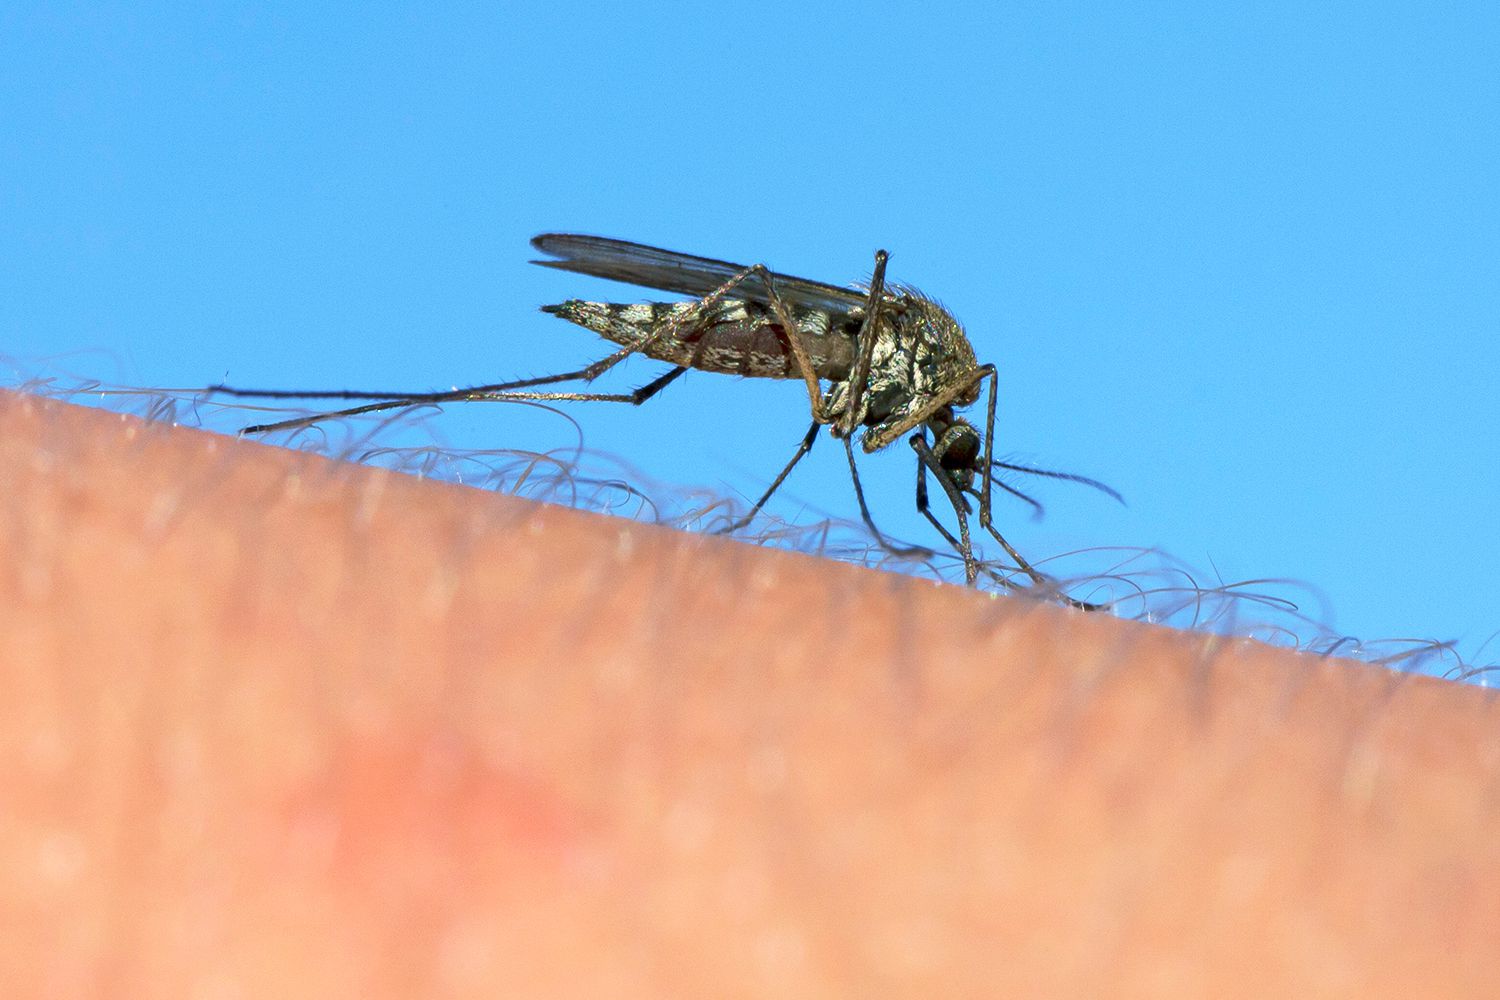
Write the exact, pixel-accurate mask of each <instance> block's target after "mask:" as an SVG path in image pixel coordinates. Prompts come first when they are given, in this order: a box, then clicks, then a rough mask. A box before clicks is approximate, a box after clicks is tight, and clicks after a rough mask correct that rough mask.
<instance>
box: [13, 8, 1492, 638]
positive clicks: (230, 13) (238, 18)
mask: <svg viewBox="0 0 1500 1000" xmlns="http://www.w3.org/2000/svg"><path fill="white" fill-rule="evenodd" d="M1497 108H1500V8H1497V7H1496V6H1495V5H1494V4H1493V3H1490V4H1481V3H1473V4H1432V3H1422V4H1417V3H1396V4H1343V5H1338V4H1334V5H1307V4H1303V3H1274V2H1272V3H1258V4H1252V5H1243V4H1233V5H1230V4H1202V3H1139V2H1137V3H1131V4H1121V5H1118V6H1110V5H1099V4H1080V5H1070V4H1058V3H1038V4H995V5H981V4H972V3H965V4H953V3H928V4H923V5H910V6H908V5H892V4H879V3H875V4H849V5H837V4H803V3H797V4H783V3H774V2H768V3H761V4H755V5H748V6H747V5H743V4H741V5H732V6H731V5H715V4H695V5H686V4H684V5H670V4H612V5H603V4H601V5H597V6H596V5H587V4H569V3H560V2H552V3H546V4H540V3H509V4H503V5H499V4H496V5H489V4H486V5H472V6H471V5H436V4H420V5H417V4H413V5H392V4H376V5H369V4H360V5H348V6H338V5H332V4H318V5H285V6H265V5H235V4H208V5H188V4H182V5H166V4H155V3H140V2H133V3H130V4H88V5H83V4H80V5H64V4H40V5H38V4H30V3H11V4H6V5H5V6H4V7H3V9H0V134H3V140H0V141H3V143H4V147H3V149H4V155H3V156H0V264H3V273H4V279H3V285H4V289H5V290H4V291H3V292H0V351H3V353H5V354H8V355H11V356H17V357H21V358H29V359H39V358H44V357H48V356H53V355H58V354H63V353H68V352H75V351H87V352H90V353H86V354H82V355H76V356H72V357H69V358H67V359H65V361H62V362H56V363H55V364H56V365H57V366H58V367H66V368H68V369H69V370H72V371H81V372H83V373H85V374H92V375H97V376H100V377H103V378H106V379H110V380H114V381H124V382H131V383H135V384H141V385H172V386H187V385H202V384H205V383H209V382H214V381H218V380H220V379H227V380H229V381H232V382H237V383H242V384H264V385H329V386H349V387H376V388H384V387H387V386H396V387H410V388H415V389H422V388H438V387H446V386H451V385H454V384H463V383H468V382H484V381H492V380H497V379H503V378H508V377H512V376H522V375H530V374H539V373H545V372H548V371H552V370H560V369H564V368H568V367H573V366H576V365H577V364H578V363H580V362H584V361H587V360H591V359H592V358H594V357H597V356H599V354H600V350H601V348H600V344H599V343H598V342H597V341H595V340H594V339H593V338H592V337H591V336H590V335H589V334H587V333H585V332H584V331H581V330H576V329H574V328H571V327H568V326H566V325H565V324H563V323H560V322H559V321H557V320H555V319H553V318H551V317H548V316H544V315H541V314H539V313H537V312H536V306H537V305H539V304H541V303H545V302H555V301H560V300H562V299H565V298H570V297H579V296H582V297H591V298H611V299H620V298H636V297H646V296H644V295H642V294H641V293H637V292H635V291H633V290H631V289H629V288H627V287H625V286H620V285H609V284H607V283H602V282H595V281H590V280H587V279H577V278H574V277H571V276H568V275H563V274H558V273H555V272H549V271H546V270H543V269H541V268H535V267H531V266H528V265H527V264H526V263H525V262H526V260H527V259H528V258H529V257H530V256H531V254H530V252H529V247H528V246H527V240H528V238H529V237H530V236H532V235H533V234H534V233H537V232H540V231H545V230H572V231H581V232H595V233H602V234H606V235H613V236H621V237H625V238H629V239H635V240H640V241H644V242H650V243H657V244H660V245H664V246H668V247H671V248H674V249H682V250H687V251H691V252H696V253H701V254H707V255H712V256H719V257H724V258H728V259H731V260H737V261H742V262H754V261H764V262H766V263H768V264H770V265H771V266H773V267H775V268H778V269H781V270H784V271H788V272H790V273H793V274H800V275H805V276H808V277H815V278H820V279H823V280H827V281H833V282H840V283H842V282H846V281H855V280H859V279H860V278H862V277H864V276H865V275H866V274H867V273H868V270H869V268H870V264H871V259H872V254H873V251H874V250H875V249H876V248H877V247H885V248H887V249H889V250H890V252H891V265H890V275H891V277H893V278H895V279H897V280H900V281H905V282H910V283H912V284H915V285H916V286H918V287H920V288H922V289H923V290H924V291H926V292H928V293H930V294H932V295H933V296H935V297H937V298H939V299H941V300H942V301H943V302H945V303H946V304H947V305H948V306H949V307H950V308H952V309H953V311H954V312H955V313H957V314H958V316H959V317H960V318H961V319H962V320H963V321H964V322H965V324H966V326H967V327H968V330H969V332H970V335H971V337H972V339H973V341H974V344H975V347H976V349H977V351H978V353H979V355H980V357H981V359H982V360H989V361H993V362H994V363H995V364H996V365H998V366H999V369H1000V375H1001V391H1002V396H1001V413H1000V431H999V445H998V447H999V449H1000V450H1001V451H1002V453H1005V454H1009V455H1012V456H1015V457H1017V458H1019V459H1021V460H1029V461H1033V462H1037V463H1042V464H1050V465H1052V466H1056V467H1061V468H1065V469H1069V470H1073V471H1077V472H1081V473H1086V474H1088V475H1093V476H1097V477H1099V478H1102V479H1104V480H1106V481H1107V482H1109V483H1110V484H1112V485H1114V486H1115V487H1117V488H1118V489H1119V490H1121V491H1122V492H1123V493H1125V495H1126V496H1127V497H1128V498H1129V501H1130V506H1129V507H1128V508H1126V509H1120V508H1117V507H1114V506H1113V505H1112V504H1111V503H1110V502H1109V501H1107V500H1105V499H1104V498H1102V497H1097V496H1095V495H1093V494H1090V493H1087V492H1079V491H1075V490H1071V489H1062V488H1047V487H1044V488H1041V489H1040V490H1039V492H1040V493H1041V494H1042V495H1043V497H1044V498H1045V499H1046V500H1047V501H1048V502H1049V509H1050V513H1049V516H1048V518H1047V519H1046V520H1045V521H1043V522H1041V523H1032V522H1030V521H1029V520H1028V519H1027V518H1026V516H1025V512H1024V510H1022V509H1021V508H1019V507H1006V508H1002V513H1001V520H1002V523H1004V524H1005V528H1006V531H1007V534H1008V536H1009V537H1011V538H1012V540H1013V541H1015V542H1016V543H1017V544H1018V546H1019V547H1021V548H1022V550H1023V551H1025V552H1029V553H1031V554H1032V555H1034V556H1038V557H1040V556H1044V555H1046V554H1049V553H1057V552H1065V551H1068V550H1070V549H1075V548H1080V547H1084V546H1092V545H1144V546H1161V547H1162V548H1163V549H1165V550H1166V551H1168V552H1170V553H1172V554H1173V555H1175V556H1177V557H1180V558H1182V559H1184V560H1187V561H1188V562H1190V563H1193V564H1195V565H1198V566H1201V567H1204V568H1205V569H1208V568H1210V567H1211V566H1212V567H1217V569H1218V571H1219V572H1220V573H1222V574H1223V576H1224V577H1225V578H1226V579H1235V578H1250V577H1292V578H1297V579H1301V580H1305V581H1307V582H1308V583H1310V584H1313V585H1314V586H1316V587H1318V588H1321V589H1322V591H1323V592H1324V593H1326V594H1327V596H1328V598H1329V600H1330V602H1331V614H1330V616H1331V618H1332V623H1333V624H1334V625H1335V626H1336V627H1338V628H1340V629H1342V630H1344V631H1347V632H1350V633H1353V634H1356V635H1359V636H1361V637H1364V638H1366V639H1374V638H1383V637H1398V636H1415V637H1431V638H1438V639H1457V640H1459V642H1460V646H1459V648H1460V649H1461V650H1464V651H1465V652H1467V653H1469V654H1470V655H1472V654H1473V653H1474V652H1475V650H1477V649H1478V647H1479V645H1480V644H1481V643H1482V642H1483V641H1484V640H1485V639H1486V638H1487V637H1489V636H1490V635H1491V634H1492V633H1493V632H1494V631H1495V630H1496V629H1497V628H1500V574H1497V572H1496V565H1497V563H1500V530H1497V527H1496V515H1497V512H1500V471H1497V458H1500V444H1497V431H1500V401H1497V393H1496V383H1497V378H1496V376H1497V373H1500V346H1497V345H1500V167H1497V165H1500V115H1497V114H1496V109H1497ZM48 364H53V363H52V362H43V363H42V364H41V365H40V367H42V368H43V369H45V368H46V367H47V365H48ZM658 370H659V366H655V365H646V364H638V363H637V364H632V365H631V366H630V368H629V370H628V371H627V372H626V373H625V374H624V376H623V378H622V379H621V383H622V384H638V383H640V382H643V381H645V380H646V379H647V378H649V377H650V376H651V375H652V374H654V373H655V372H656V371H658ZM478 411H483V412H478ZM572 412H573V415H574V416H575V417H577V418H578V419H580V420H581V421H582V423H583V425H584V429H585V433H586V435H587V443H588V444H589V445H590V446H591V447H593V448H597V449H601V450H604V451H607V452H613V453H617V454H619V455H621V456H623V457H625V458H627V459H629V460H630V461H632V462H634V463H636V464H637V465H639V466H640V467H641V468H642V469H643V470H645V471H646V472H648V473H649V474H651V475H653V476H656V477H658V478H660V479H663V480H666V481H669V482H672V483H679V484H684V485H702V486H709V487H713V488H720V489H726V490H730V491H738V492H740V493H743V494H750V495H754V494H755V493H757V492H758V491H759V489H760V488H761V487H762V486H763V485H764V484H765V483H766V482H768V481H769V479H770V478H771V476H773V475H774V473H775V472H776V470H777V469H778V468H780V466H781V464H782V463H783V462H784V461H785V459H786V457H787V456H788V455H789V454H790V452H791V450H792V448H793V447H794V445H795V444H796V442H797V440H798V439H799V438H800V436H801V434H802V433H803V431H804V430H805V427H806V421H807V401H806V397H805V395H804V393H803V391H802V389H801V388H800V387H799V386H798V385H796V384H793V383H779V384H778V383H761V382H755V381H736V380H733V379H729V378H725V377H720V376H707V375H696V376H693V377H690V378H688V379H685V380H684V381H682V382H680V383H678V384H677V385H674V386H673V387H672V388H671V389H669V390H668V391H667V393H666V394H665V395H664V396H663V397H661V398H659V399H658V400H656V401H653V403H652V404H651V405H650V406H648V407H645V408H643V409H641V410H638V411H628V410H624V409H613V408H608V407H599V406H595V407H593V408H589V407H586V406H578V407H575V408H574V409H573V411H572ZM438 426H439V427H440V428H441V433H442V435H443V437H444V439H445V440H447V441H450V442H452V443H454V444H455V445H462V446H466V447H490V446H497V445H506V446H519V447H541V446H545V445H546V444H547V443H549V441H550V442H551V443H557V442H559V441H566V440H567V439H568V437H569V434H570V433H571V432H570V430H569V429H568V428H566V426H565V425H563V424H562V423H561V421H558V420H556V419H555V418H552V419H550V420H549V419H547V418H545V417H542V418H540V419H538V418H537V417H536V416H534V415H529V414H524V413H521V412H519V409H518V408H516V407H487V408H486V407H472V406H471V407H467V408H461V412H460V411H458V410H455V411H450V412H448V413H446V414H444V415H443V417H442V418H441V420H440V421H438ZM828 444H829V442H827V441H825V442H823V443H822V444H821V445H820V446H819V448H818V450H817V451H815V453H814V455H813V456H812V459H810V460H809V462H808V463H805V464H804V466H803V467H802V468H801V469H799V470H798V472H797V473H796V475H795V477H794V478H793V480H792V481H791V483H790V484H789V487H788V491H787V497H786V500H785V502H784V504H783V505H782V507H780V508H779V509H780V510H781V512H782V513H785V514H788V515H792V514H796V513H797V511H798V510H799V509H800V505H801V504H804V503H805V504H808V505H811V506H812V507H813V508H816V509H821V510H825V511H828V512H830V513H834V514H839V515H848V516H852V515H853V513H854V508H853V504H852V499H851V495H850V488H849V484H848V480H847V476H846V475H845V474H844V472H843V470H842V461H843V459H842V455H841V453H840V452H839V450H838V449H837V448H836V447H828ZM866 469H867V470H868V476H869V480H868V484H869V488H870V490H871V493H872V502H873V504H874V506H875V510H876V512H877V515H878V516H879V517H880V519H881V520H882V521H883V522H884V523H885V524H887V525H888V526H889V527H890V528H891V529H893V530H894V531H896V532H897V533H898V534H902V535H905V536H907V537H912V538H922V539H926V538H929V537H930V536H929V534H928V533H927V531H928V529H926V528H925V526H924V525H923V524H922V523H921V522H920V521H918V520H917V519H916V517H915V515H914V514H913V513H911V506H912V504H911V478H912V474H913V473H912V457H911V455H910V453H909V451H908V450H907V449H906V448H905V446H904V445H903V446H899V447H895V448H892V449H891V450H890V453H889V454H886V455H881V456H877V457H876V458H875V459H873V460H871V461H869V462H867V463H866ZM1314 610H1316V609H1315V608H1314ZM1318 613H1321V612H1318ZM1497 643H1500V640H1497ZM1495 645H1496V644H1491V646H1490V648H1489V650H1488V651H1487V653H1486V656H1485V657H1484V658H1485V659H1487V660H1489V661H1491V662H1492V661H1493V660H1494V659H1495V658H1496V656H1495V653H1496V649H1495Z"/></svg>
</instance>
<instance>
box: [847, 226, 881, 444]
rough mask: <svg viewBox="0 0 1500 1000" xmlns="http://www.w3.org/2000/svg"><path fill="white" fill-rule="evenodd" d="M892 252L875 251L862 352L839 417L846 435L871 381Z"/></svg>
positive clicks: (862, 327) (860, 342)
mask: <svg viewBox="0 0 1500 1000" xmlns="http://www.w3.org/2000/svg"><path fill="white" fill-rule="evenodd" d="M889 259H890V255H889V254H887V253H886V252H885V251H884V250H877V251H875V271H874V273H873V274H872V275H871V276H870V295H869V297H868V298H867V299H866V300H865V319H864V322H863V323H861V324H860V326H859V336H858V337H857V338H856V339H855V343H856V344H858V345H859V354H858V356H857V357H856V358H855V360H854V368H853V369H852V370H851V371H850V373H849V400H848V408H847V409H846V410H845V411H844V414H843V416H842V418H841V419H840V420H839V430H840V432H841V433H842V434H843V436H844V437H848V436H849V435H850V434H852V433H853V432H854V426H855V423H856V421H858V419H859V404H860V403H861V402H862V401H863V400H864V396H865V389H867V388H868V387H869V386H868V383H869V381H870V360H871V358H873V357H874V355H875V341H876V340H878V339H879V337H880V305H881V303H882V302H883V301H884V300H885V299H884V295H885V264H886V261H887V260H889Z"/></svg>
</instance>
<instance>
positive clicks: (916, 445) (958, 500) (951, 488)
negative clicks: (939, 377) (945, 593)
mask: <svg viewBox="0 0 1500 1000" xmlns="http://www.w3.org/2000/svg"><path fill="white" fill-rule="evenodd" d="M907 441H908V442H909V443H910V444H911V447H912V450H913V451H915V452H916V453H917V459H918V461H920V462H921V463H922V466H923V467H924V468H926V469H927V470H929V471H930V472H931V473H932V475H933V477H934V478H936V479H937V481H938V485H939V486H941V487H942V488H943V492H944V493H946V494H947V495H948V502H949V503H951V504H953V512H954V513H955V514H956V515H958V534H959V538H958V540H957V542H956V543H955V540H954V538H953V535H952V534H951V533H949V532H948V531H947V530H946V529H945V528H944V527H943V526H942V525H941V524H938V520H937V518H936V517H934V516H932V513H931V511H929V510H926V509H925V505H924V509H923V511H922V512H923V513H924V514H926V515H927V519H928V520H929V521H931V522H932V523H933V524H936V525H938V530H939V531H940V532H942V534H943V537H944V538H946V539H948V543H949V544H950V545H953V547H954V548H956V549H958V552H959V555H961V556H963V557H964V582H966V583H967V584H968V585H969V586H971V587H972V586H974V584H975V583H976V582H977V581H978V580H979V565H978V564H977V563H976V562H975V561H974V543H973V542H972V541H970V539H969V505H968V504H967V503H965V502H964V496H963V493H961V492H960V491H959V488H958V484H957V483H955V482H954V481H953V477H952V476H950V475H948V472H947V470H945V469H944V468H943V466H942V464H941V463H940V462H939V461H938V460H937V456H936V455H934V454H933V453H932V448H931V447H930V446H929V445H928V444H927V437H926V435H923V434H913V435H912V436H911V437H909V438H907ZM925 494H926V485H925V482H923V484H922V489H921V496H920V497H919V503H920V501H921V500H924V499H925V498H926V497H925Z"/></svg>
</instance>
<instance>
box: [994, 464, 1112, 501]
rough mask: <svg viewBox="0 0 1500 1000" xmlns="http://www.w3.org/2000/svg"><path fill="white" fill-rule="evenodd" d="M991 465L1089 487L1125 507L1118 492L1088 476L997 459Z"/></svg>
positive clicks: (997, 483) (1007, 487)
mask: <svg viewBox="0 0 1500 1000" xmlns="http://www.w3.org/2000/svg"><path fill="white" fill-rule="evenodd" d="M991 464H992V465H993V466H994V467H995V468H998V469H1009V470H1010V471H1011V472H1024V473H1025V474H1026V475H1028V476H1046V477H1047V478H1048V479H1065V480H1067V481H1068V482H1070V483H1078V484H1079V485H1081V486H1089V487H1092V488H1093V489H1096V490H1098V491H1099V492H1100V493H1103V494H1104V495H1105V496H1107V497H1111V498H1112V499H1114V500H1115V501H1116V502H1117V503H1119V504H1120V506H1122V507H1123V506H1125V498H1124V497H1122V496H1120V493H1119V491H1118V490H1116V489H1114V488H1113V487H1111V486H1106V485H1105V484H1104V483H1101V482H1099V480H1097V479H1090V478H1089V477H1088V476H1080V475H1077V474H1075V473H1072V472H1058V471H1057V470H1055V469H1038V468H1036V467H1035V466H1031V465H1016V464H1015V463H1014V462H1002V461H1000V459H998V458H997V459H995V460H994V461H993V462H992V463H991ZM995 483H996V485H998V486H1000V487H1001V488H1002V489H1006V490H1010V492H1012V493H1014V492H1015V490H1011V489H1010V487H1009V486H1006V485H1005V484H1004V483H1002V482H1000V481H999V480H995Z"/></svg>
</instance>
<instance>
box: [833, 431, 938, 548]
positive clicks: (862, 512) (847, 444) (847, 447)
mask: <svg viewBox="0 0 1500 1000" xmlns="http://www.w3.org/2000/svg"><path fill="white" fill-rule="evenodd" d="M843 440H844V454H845V455H846V456H847V457H848V459H849V478H850V479H851V480H852V481H853V483H854V499H855V500H857V501H859V516H860V518H861V519H862V520H863V521H864V522H865V527H866V528H869V529H870V534H872V535H874V536H875V542H876V544H878V545H879V546H880V547H881V548H882V549H885V550H886V551H887V552H889V553H891V554H892V555H897V556H917V555H923V554H926V553H930V552H931V551H932V550H931V549H929V548H926V547H924V546H920V545H897V544H895V543H894V542H892V541H891V540H890V539H888V538H886V537H885V535H883V534H881V532H880V529H879V528H877V527H875V519H874V518H872V517H871V516H870V507H869V505H868V504H866V503H865V488H864V486H863V485H861V484H860V481H859V468H858V466H856V465H855V464H854V443H853V439H852V438H847V437H846V438H844V439H843Z"/></svg>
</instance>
